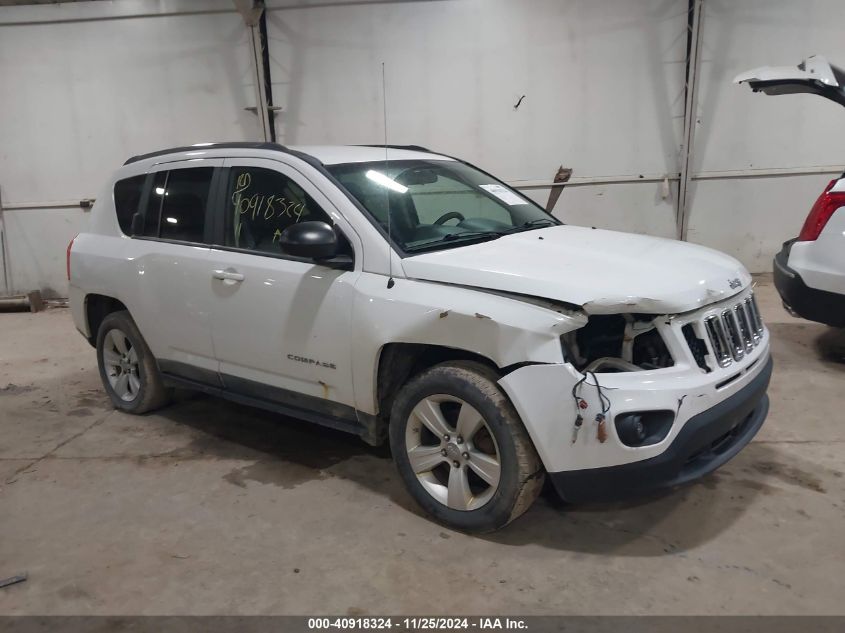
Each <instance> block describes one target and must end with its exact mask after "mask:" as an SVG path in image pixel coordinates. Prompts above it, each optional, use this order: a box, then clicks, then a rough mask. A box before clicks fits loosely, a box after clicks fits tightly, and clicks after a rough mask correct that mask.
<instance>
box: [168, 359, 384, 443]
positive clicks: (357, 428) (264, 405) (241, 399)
mask: <svg viewBox="0 0 845 633" xmlns="http://www.w3.org/2000/svg"><path fill="white" fill-rule="evenodd" d="M168 369H172V368H169V367H168ZM162 377H163V378H164V382H165V384H166V385H167V386H169V387H181V388H184V389H193V390H195V391H201V392H203V393H207V394H209V395H212V396H216V397H218V398H224V399H225V400H230V401H232V402H237V403H238V404H243V405H246V406H249V407H256V408H258V409H264V410H266V411H272V412H273V413H280V414H282V415H286V416H289V417H292V418H298V419H300V420H305V421H307V422H312V423H314V424H319V425H320V426H326V427H329V428H332V429H336V430H338V431H345V432H347V433H352V434H353V435H358V436H360V437H362V438H363V439H365V440H366V439H367V435H368V434H369V433H368V429H367V428H365V427H364V426H363V425H362V424H360V423H359V422H358V420H357V418H352V419H348V418H346V417H339V416H337V415H333V414H331V413H328V412H324V411H321V410H319V409H304V408H302V407H297V406H294V405H291V404H287V403H284V402H280V401H279V400H280V399H282V398H283V397H284V396H285V395H286V394H287V392H285V391H284V390H282V389H274V388H273V387H266V389H267V390H268V391H270V390H272V391H273V392H274V395H276V396H277V399H274V400H268V399H266V398H260V397H256V396H254V395H247V394H245V393H242V392H239V391H229V390H227V389H223V388H222V387H218V386H215V385H211V384H208V383H207V382H203V381H199V380H193V379H191V378H185V377H182V376H177V375H175V374H173V373H169V372H168V371H166V369H165V368H162ZM225 379H226V378H225V377H224V380H225ZM275 392H280V393H275ZM290 395H291V397H292V398H293V397H296V396H298V394H290ZM335 406H338V405H335ZM340 406H343V405H340ZM320 408H322V407H320ZM349 409H350V411H351V412H352V414H353V415H354V414H355V410H354V409H352V408H351V407H349Z"/></svg>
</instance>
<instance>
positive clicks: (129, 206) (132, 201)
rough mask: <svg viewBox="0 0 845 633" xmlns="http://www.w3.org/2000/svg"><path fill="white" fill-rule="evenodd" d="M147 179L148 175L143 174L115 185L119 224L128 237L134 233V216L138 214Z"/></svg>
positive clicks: (115, 205) (115, 203) (115, 201)
mask: <svg viewBox="0 0 845 633" xmlns="http://www.w3.org/2000/svg"><path fill="white" fill-rule="evenodd" d="M146 179H147V176H146V174H142V175H140V176H133V177H132V178H124V179H123V180H118V181H117V182H116V183H114V209H115V211H116V212H117V223H118V224H120V230H121V231H123V233H124V234H126V235H130V234H131V232H132V216H133V215H135V214H136V213H137V212H138V205H139V204H140V203H141V193H142V192H143V191H144V181H145V180H146Z"/></svg>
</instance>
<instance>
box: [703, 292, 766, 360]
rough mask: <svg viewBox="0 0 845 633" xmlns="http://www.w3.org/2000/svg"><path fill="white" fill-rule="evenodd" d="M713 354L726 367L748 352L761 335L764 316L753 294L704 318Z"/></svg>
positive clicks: (759, 339)
mask: <svg viewBox="0 0 845 633" xmlns="http://www.w3.org/2000/svg"><path fill="white" fill-rule="evenodd" d="M704 329H705V331H706V332H707V338H708V339H709V340H710V347H711V349H712V350H713V356H714V357H715V359H716V362H717V363H718V364H719V366H720V367H727V366H728V365H730V364H731V363H733V362H738V361H740V360H742V359H743V358H744V357H745V355H746V354H750V353H751V352H752V351H753V350H754V348H755V347H757V345H759V344H760V341H761V340H762V339H763V320H762V319H761V318H760V311H759V310H758V309H757V301H756V300H755V298H754V295H750V296H749V297H748V298H746V299H744V300H743V301H740V302H739V303H737V304H736V305H735V306H733V307H731V308H728V309H726V310H722V312H721V314H712V315H710V316H708V317H707V318H706V319H704Z"/></svg>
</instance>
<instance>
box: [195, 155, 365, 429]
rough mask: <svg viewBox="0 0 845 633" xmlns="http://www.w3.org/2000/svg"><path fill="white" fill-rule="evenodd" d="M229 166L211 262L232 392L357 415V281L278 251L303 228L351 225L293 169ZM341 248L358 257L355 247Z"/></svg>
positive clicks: (221, 350)
mask: <svg viewBox="0 0 845 633" xmlns="http://www.w3.org/2000/svg"><path fill="white" fill-rule="evenodd" d="M225 166H226V169H224V171H223V183H224V184H223V186H222V187H221V191H224V192H225V193H224V194H223V196H222V200H223V202H222V205H221V206H222V215H223V217H222V221H221V222H220V225H221V226H220V228H219V230H218V231H217V234H216V238H217V239H216V241H215V243H216V244H217V245H215V246H213V247H212V250H211V254H210V258H209V263H210V266H209V275H210V276H211V278H212V283H213V306H212V338H213V342H214V350H215V354H216V356H217V359H218V361H219V363H220V373H221V377H222V380H223V383H224V386H225V388H226V389H229V390H232V391H235V392H241V393H243V394H245V395H249V396H252V397H259V398H262V399H265V400H274V401H279V402H281V403H286V404H290V403H293V404H294V405H296V406H301V407H302V408H303V409H310V408H313V407H314V403H315V402H316V403H317V405H326V406H327V407H328V410H329V412H330V413H332V414H335V413H336V414H337V415H338V417H349V416H350V414H351V415H352V416H354V410H353V408H352V407H353V406H354V395H353V390H352V367H351V357H350V350H351V344H350V341H351V336H352V334H351V332H350V319H351V309H350V306H351V305H352V293H353V292H354V282H355V279H356V278H357V276H358V273H357V272H355V271H352V270H337V269H334V268H330V267H328V266H323V265H320V264H318V263H315V262H314V261H310V260H306V259H303V258H298V257H292V256H290V255H287V254H285V253H284V252H283V251H282V250H281V248H280V247H279V237H280V235H281V232H282V231H284V229H285V228H287V227H288V226H291V225H292V224H294V223H296V222H301V221H306V220H323V221H325V222H328V223H329V224H333V225H334V224H337V223H338V222H337V221H340V222H341V224H340V227H339V228H340V229H341V230H342V229H343V226H344V224H345V222H344V221H343V219H342V218H341V217H340V215H339V214H338V212H337V210H336V209H334V207H333V206H332V205H331V203H330V202H329V200H328V199H327V198H326V197H325V196H323V195H322V194H321V193H320V192H319V190H318V189H317V188H316V187H315V186H314V185H313V184H312V183H311V182H310V181H309V180H308V179H307V178H305V177H304V176H303V175H302V174H301V173H300V172H298V171H297V170H296V169H294V168H293V167H290V166H288V165H286V164H284V163H281V162H278V161H274V160H266V159H234V158H233V159H227V160H226V162H225ZM348 232H349V230H348V229H347V234H348ZM341 242H342V243H343V244H345V248H347V249H348V253H349V254H350V255H353V256H354V253H353V252H352V245H351V243H349V242H347V241H346V240H345V239H341ZM356 265H357V268H358V269H359V270H360V264H359V263H356ZM314 399H318V400H314Z"/></svg>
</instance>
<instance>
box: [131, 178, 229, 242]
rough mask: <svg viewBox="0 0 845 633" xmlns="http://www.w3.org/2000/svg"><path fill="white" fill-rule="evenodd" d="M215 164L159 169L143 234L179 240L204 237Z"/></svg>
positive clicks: (194, 239)
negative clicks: (162, 170) (170, 169)
mask: <svg viewBox="0 0 845 633" xmlns="http://www.w3.org/2000/svg"><path fill="white" fill-rule="evenodd" d="M213 173H214V168H212V167H193V168H189V169H174V170H172V171H169V172H166V173H165V172H159V173H157V174H156V177H155V180H154V182H153V190H152V191H151V192H150V200H149V203H148V205H147V213H146V223H145V230H144V234H145V235H147V236H149V237H160V238H162V239H167V240H178V241H180V242H197V243H203V242H204V241H205V209H206V205H207V204H208V195H209V190H210V189H211V177H212V175H213Z"/></svg>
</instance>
